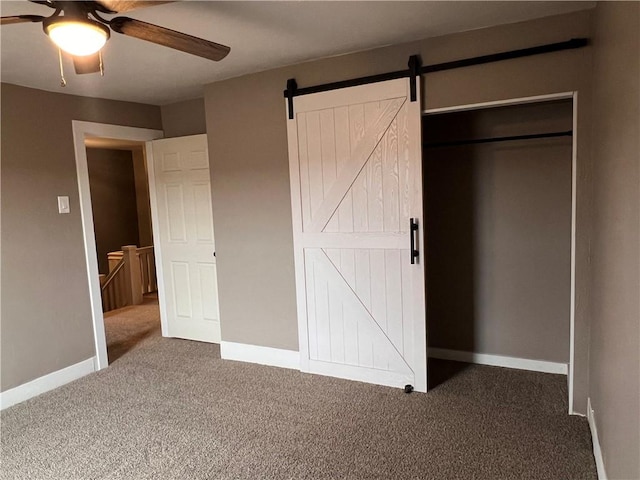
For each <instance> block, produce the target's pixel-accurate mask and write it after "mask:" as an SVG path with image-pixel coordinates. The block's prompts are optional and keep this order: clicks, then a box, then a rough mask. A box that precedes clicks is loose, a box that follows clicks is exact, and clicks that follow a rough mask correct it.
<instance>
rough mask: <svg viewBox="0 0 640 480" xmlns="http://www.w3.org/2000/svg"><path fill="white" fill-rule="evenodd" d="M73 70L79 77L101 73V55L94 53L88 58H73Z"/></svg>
mask: <svg viewBox="0 0 640 480" xmlns="http://www.w3.org/2000/svg"><path fill="white" fill-rule="evenodd" d="M73 68H75V70H76V73H77V74H78V75H83V74H85V73H97V72H99V71H100V54H99V53H94V54H93V55H87V56H86V57H76V56H74V57H73Z"/></svg>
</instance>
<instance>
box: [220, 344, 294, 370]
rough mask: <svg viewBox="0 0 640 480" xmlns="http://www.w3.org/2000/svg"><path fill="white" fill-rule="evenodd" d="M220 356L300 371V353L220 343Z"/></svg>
mask: <svg viewBox="0 0 640 480" xmlns="http://www.w3.org/2000/svg"><path fill="white" fill-rule="evenodd" d="M220 356H221V357H222V358H223V359H224V360H236V361H239V362H249V363H259V364H261V365H270V366H272V367H281V368H292V369H294V370H300V353H299V352H295V351H293V350H282V349H279V348H271V347H261V346H258V345H249V344H248V343H234V342H224V341H222V342H220Z"/></svg>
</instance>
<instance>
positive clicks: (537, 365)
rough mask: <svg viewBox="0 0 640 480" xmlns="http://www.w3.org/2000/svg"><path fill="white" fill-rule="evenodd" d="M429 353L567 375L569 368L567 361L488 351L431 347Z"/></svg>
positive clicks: (440, 357) (456, 359)
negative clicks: (551, 360)
mask: <svg viewBox="0 0 640 480" xmlns="http://www.w3.org/2000/svg"><path fill="white" fill-rule="evenodd" d="M428 353H429V356H430V357H432V358H439V359H441V360H454V361H456V362H466V363H477V364H479V365H491V366H494V367H506V368H517V369H518V370H531V371H534V372H544V373H557V374H561V375H567V373H568V370H569V369H568V366H567V364H566V363H556V362H547V361H544V360H530V359H528V358H517V357H507V356H504V355H489V354H487V353H474V352H463V351H461V350H448V349H446V348H429V350H428Z"/></svg>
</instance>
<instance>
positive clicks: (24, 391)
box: [0, 357, 96, 410]
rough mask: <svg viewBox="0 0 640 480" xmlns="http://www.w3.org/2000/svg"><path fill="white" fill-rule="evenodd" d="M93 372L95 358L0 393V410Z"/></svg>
mask: <svg viewBox="0 0 640 480" xmlns="http://www.w3.org/2000/svg"><path fill="white" fill-rule="evenodd" d="M95 370H96V369H95V357H91V358H87V359H86V360H83V361H82V362H79V363H76V364H74V365H70V366H68V367H66V368H63V369H62V370H57V371H55V372H52V373H49V374H47V375H44V376H42V377H39V378H36V379H35V380H31V381H30V382H27V383H23V384H22V385H19V386H17V387H15V388H11V389H9V390H5V391H4V392H2V393H0V410H4V409H5V408H8V407H11V406H12V405H15V404H17V403H20V402H24V401H25V400H29V399H30V398H33V397H36V396H38V395H40V394H42V393H45V392H48V391H49V390H53V389H54V388H58V387H61V386H62V385H65V384H67V383H69V382H73V381H74V380H77V379H78V378H81V377H84V376H85V375H89V374H90V373H93V372H95Z"/></svg>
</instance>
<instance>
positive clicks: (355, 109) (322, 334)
mask: <svg viewBox="0 0 640 480" xmlns="http://www.w3.org/2000/svg"><path fill="white" fill-rule="evenodd" d="M418 98H419V97H418ZM294 113H295V118H294V119H292V120H288V137H289V164H290V178H291V198H292V209H293V233H294V249H295V267H296V289H297V301H298V325H299V332H300V356H301V369H302V370H303V371H307V372H311V373H319V374H325V375H330V376H336V377H341V378H348V379H352V380H360V381H365V382H370V383H376V384H382V385H389V386H396V387H402V386H404V385H406V384H411V385H413V386H414V388H415V389H416V390H418V391H423V392H424V391H426V388H427V373H426V365H427V363H426V362H427V361H426V326H425V290H424V288H425V285H424V265H423V257H424V255H420V256H418V258H417V259H414V260H415V263H412V261H411V251H410V245H411V241H412V238H411V237H412V235H413V236H414V238H413V241H414V242H415V244H416V249H419V248H420V246H421V245H423V244H424V243H423V238H422V154H421V131H420V118H421V117H420V115H421V113H420V102H419V101H417V102H416V101H414V102H411V101H410V99H409V80H408V79H406V78H404V79H398V80H392V81H387V82H380V83H375V84H370V85H363V86H357V87H351V88H346V89H341V90H334V91H328V92H322V93H316V94H312V95H305V96H300V97H296V98H295V100H294ZM411 219H415V221H416V222H417V224H418V225H419V228H418V230H417V231H415V232H414V231H411V229H410V220H411Z"/></svg>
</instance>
